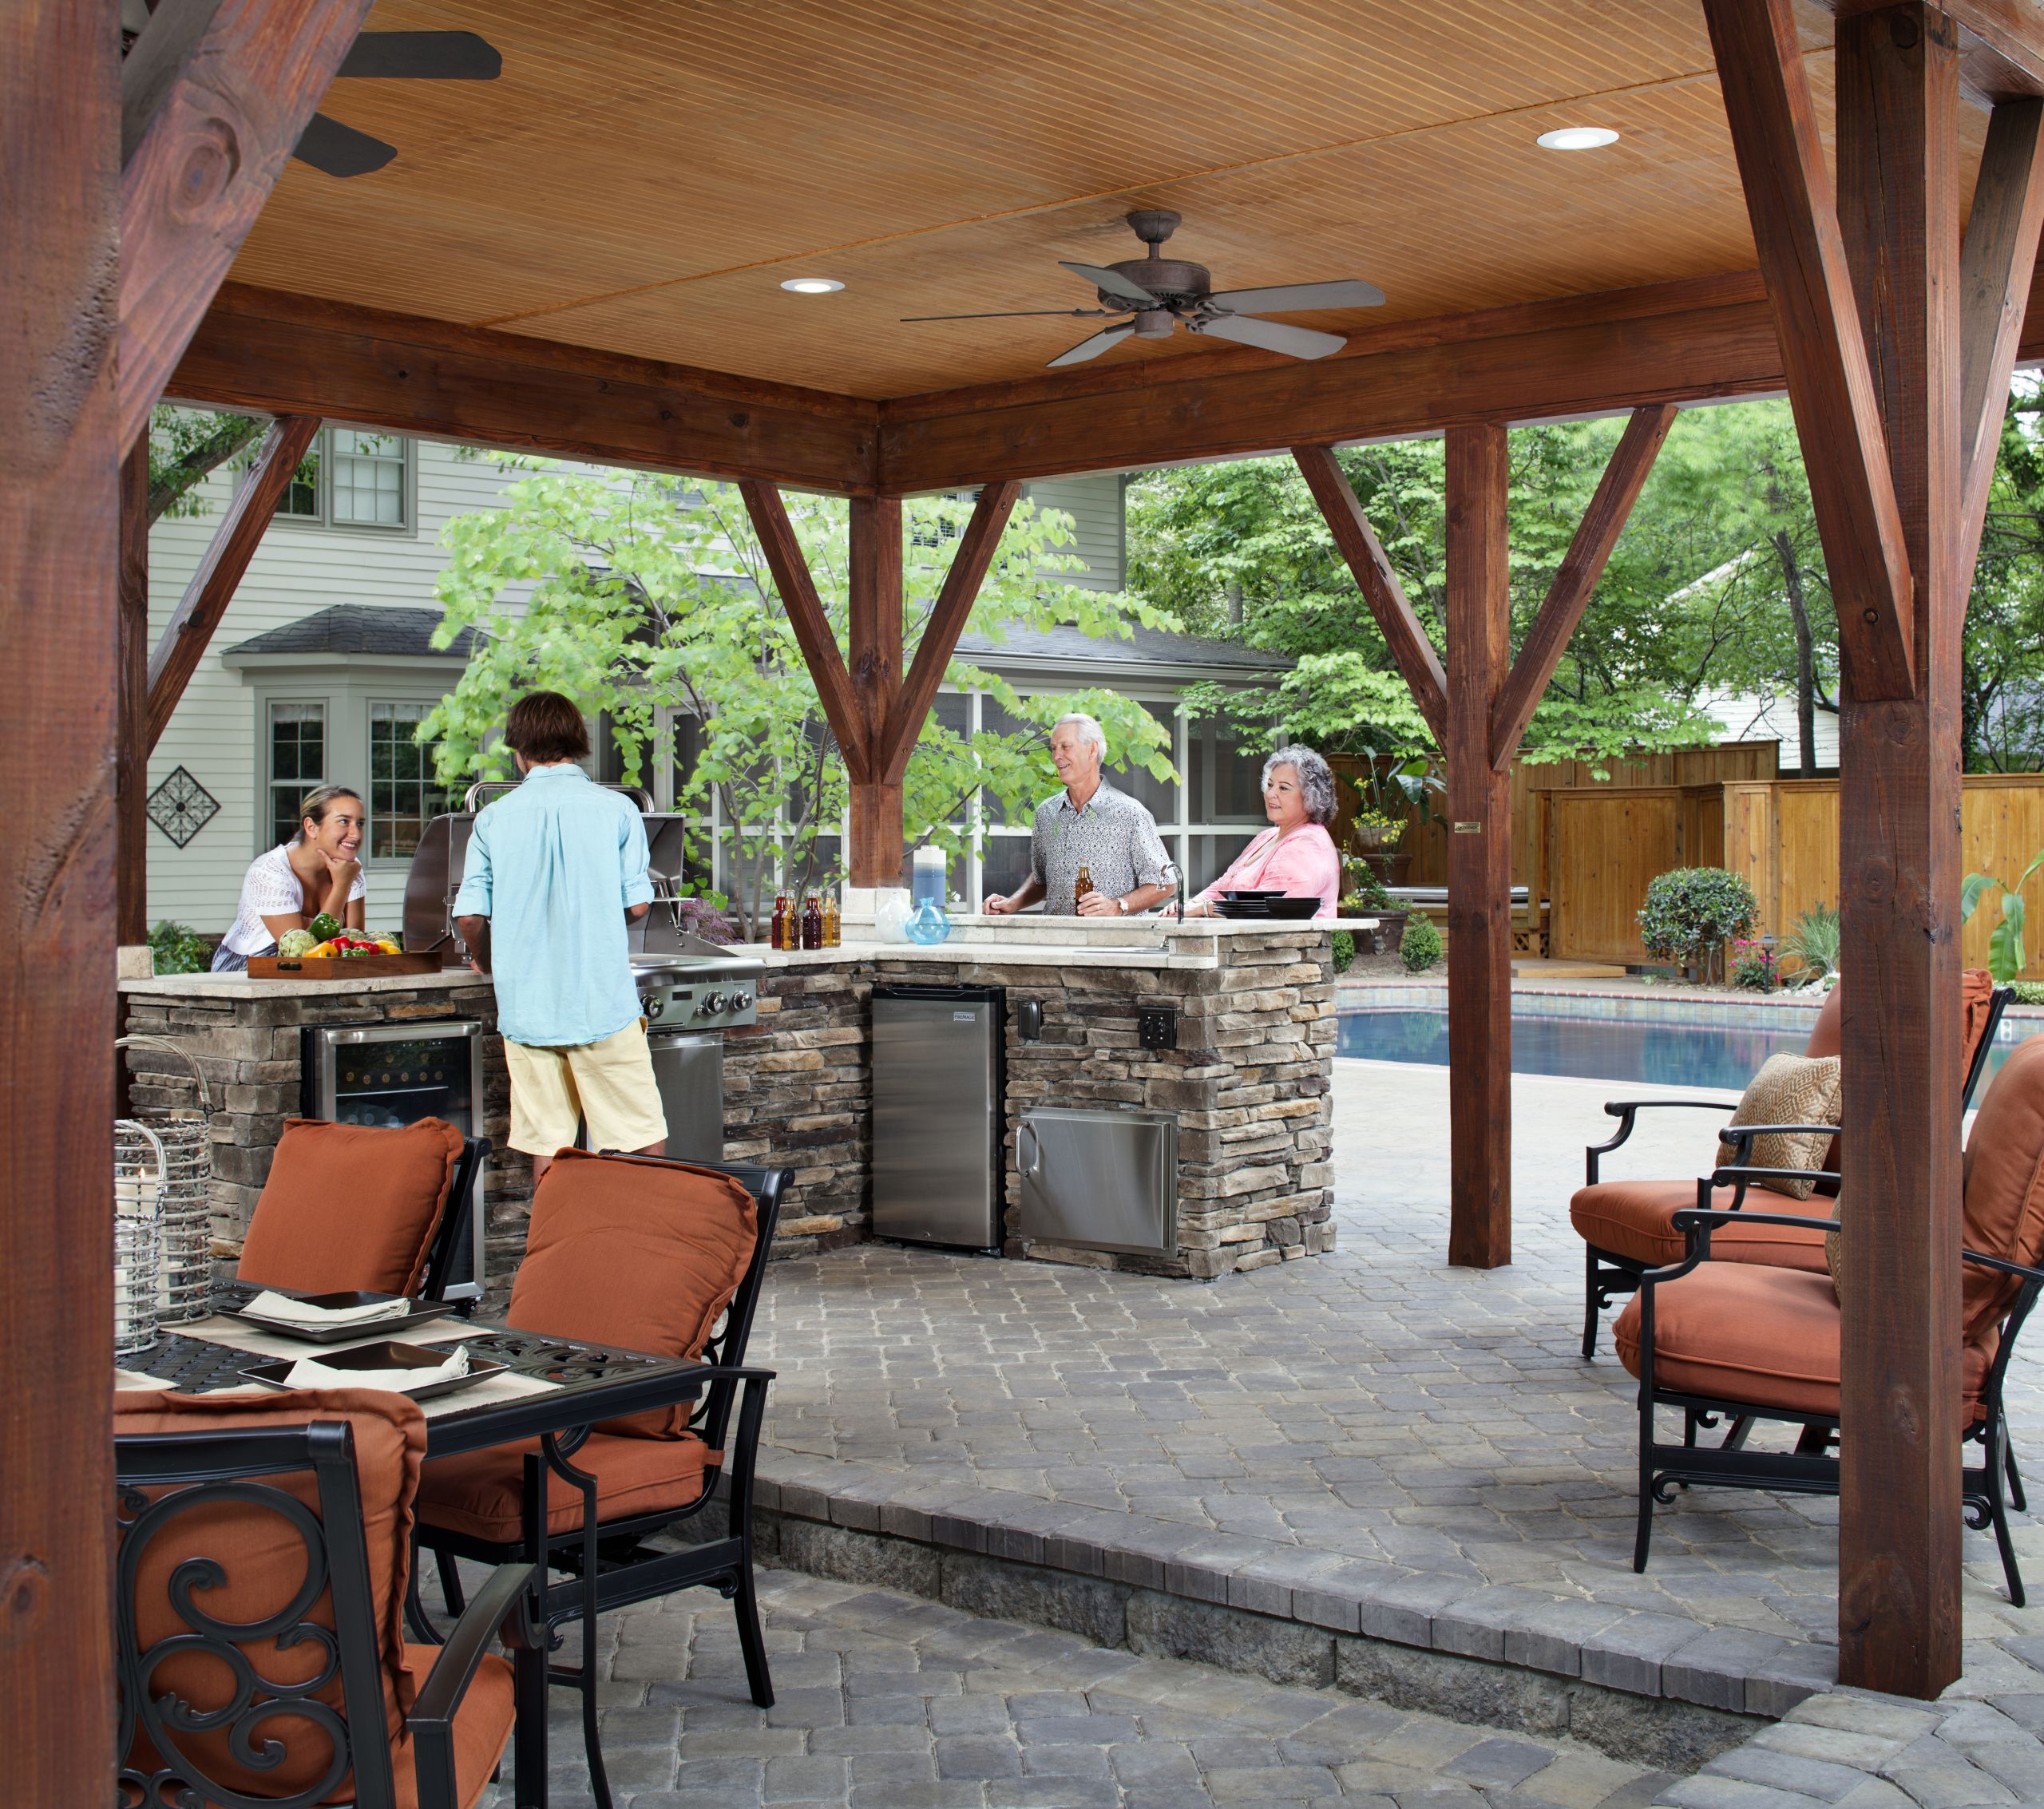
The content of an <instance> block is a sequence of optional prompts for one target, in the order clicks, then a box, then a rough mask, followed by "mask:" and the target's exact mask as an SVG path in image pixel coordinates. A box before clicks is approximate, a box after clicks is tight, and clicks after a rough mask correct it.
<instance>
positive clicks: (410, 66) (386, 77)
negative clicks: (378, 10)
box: [336, 31, 504, 81]
mask: <svg viewBox="0 0 2044 1809" xmlns="http://www.w3.org/2000/svg"><path fill="white" fill-rule="evenodd" d="M336 73H337V76H347V77H366V78H368V79H370V80H374V81H496V79H497V77H499V76H500V75H501V74H502V73H504V58H503V57H501V55H500V54H499V53H498V52H497V46H495V45H493V44H492V43H491V42H489V39H487V38H478V37H477V35H476V34H474V33H473V32H472V31H365V32H364V33H362V35H361V36H360V37H358V38H356V39H355V48H354V49H351V51H349V52H348V53H347V56H346V57H344V58H343V60H342V62H341V66H340V69H339V70H338V71H337V72H336Z"/></svg>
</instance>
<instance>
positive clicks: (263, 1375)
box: [241, 1339, 504, 1401]
mask: <svg viewBox="0 0 2044 1809" xmlns="http://www.w3.org/2000/svg"><path fill="white" fill-rule="evenodd" d="M447 1355H448V1353H447V1352H446V1349H445V1348H438V1347H435V1346H434V1345H431V1344H399V1343H398V1341H397V1340H395V1339H386V1340H384V1341H383V1342H382V1344H364V1345H362V1346H361V1347H360V1348H358V1349H356V1350H352V1351H335V1352H333V1353H332V1354H331V1356H323V1357H321V1358H319V1359H318V1361H319V1362H321V1363H323V1364H326V1365H327V1368H329V1369H337V1370H342V1371H348V1370H359V1371H360V1372H362V1386H363V1387H367V1388H373V1387H376V1386H377V1382H376V1378H377V1376H378V1374H379V1373H381V1374H384V1375H388V1374H389V1373H390V1372H391V1371H392V1370H394V1369H427V1368H431V1367H432V1366H433V1365H434V1364H437V1363H445V1362H446V1360H447ZM295 1361H296V1359H295V1358H291V1357H279V1358H278V1359H276V1360H275V1361H274V1362H271V1363H257V1364H250V1365H249V1366H248V1368H246V1369H244V1370H243V1371H242V1372H241V1373H242V1374H243V1375H244V1376H247V1377H248V1380H250V1381H252V1382H259V1383H262V1384H263V1387H266V1388H281V1389H286V1390H288V1389H289V1388H290V1387H291V1383H288V1382H287V1381H286V1380H284V1378H285V1377H286V1376H288V1375H290V1374H291V1365H292V1364H293V1363H294V1362H295ZM503 1373H504V1365H503V1364H501V1363H492V1362H491V1361H490V1360H489V1358H488V1357H477V1356H471V1357H470V1358H469V1372H468V1374H467V1375H465V1376H449V1377H448V1378H447V1379H446V1381H444V1382H429V1383H426V1386H425V1387H422V1388H399V1389H397V1390H395V1391H394V1392H396V1393H398V1394H401V1395H410V1396H411V1398H412V1399H414V1400H415V1401H430V1400H432V1399H434V1398H435V1397H436V1396H437V1395H451V1394H453V1393H454V1392H455V1391H456V1390H457V1389H460V1388H468V1387H473V1386H474V1385H475V1384H476V1383H478V1382H481V1381H483V1380H485V1379H486V1378H488V1377H489V1376H501V1375H502V1374H503Z"/></svg>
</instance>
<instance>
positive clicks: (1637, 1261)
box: [1568, 968, 2014, 1360]
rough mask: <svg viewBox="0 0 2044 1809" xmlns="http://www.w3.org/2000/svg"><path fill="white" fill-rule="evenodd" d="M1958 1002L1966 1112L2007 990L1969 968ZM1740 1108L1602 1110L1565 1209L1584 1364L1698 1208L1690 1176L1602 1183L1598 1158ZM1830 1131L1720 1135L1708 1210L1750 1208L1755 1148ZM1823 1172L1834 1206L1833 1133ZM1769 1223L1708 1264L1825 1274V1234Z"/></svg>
mask: <svg viewBox="0 0 2044 1809" xmlns="http://www.w3.org/2000/svg"><path fill="white" fill-rule="evenodd" d="M1960 985H1961V988H1962V992H1963V1011H1964V1013H1965V1018H1964V1035H1965V1051H1966V1053H1965V1060H1964V1067H1963V1079H1962V1082H1961V1086H1962V1088H1963V1091H1962V1092H1961V1094H1960V1096H1959V1109H1960V1110H1961V1111H1963V1110H1965V1109H1966V1107H1967V1104H1968V1103H1969V1102H1971V1099H1972V1098H1973V1090H1974V1088H1975V1087H1977V1086H1978V1085H1979V1081H1980V1076H1981V1075H1983V1073H1984V1072H1985V1071H1987V1057H1988V1053H1989V1051H1990V1050H1991V1047H1992V1046H1993V1043H1994V1030H1995V1027H1996V1026H1997V1025H1998V1023H2000V1022H2001V1018H2002V1012H2003V1011H2005V1010H2006V1009H2007V1007H2008V1003H2009V1001H2010V1000H2011V999H2012V998H2014V992H2013V990H2012V989H2010V988H2006V987H2002V988H1997V987H1996V986H1995V985H1994V980H1993V979H1992V977H1991V976H1989V975H1988V974H1987V973H1986V972H1983V971H1982V970H1980V969H1979V968H1968V969H1967V971H1966V972H1964V973H1963V974H1962V975H1961V976H1960ZM1842 1010H1843V1006H1842V1002H1841V1000H1840V989H1839V988H1836V987H1834V988H1832V991H1831V993H1830V996H1828V998H1826V999H1825V1000H1824V1008H1823V1009H1822V1010H1821V1011H1819V1012H1818V1014H1817V1021H1816V1023H1815V1024H1814V1025H1813V1026H1812V1028H1811V1031H1810V1035H1809V1040H1808V1043H1805V1044H1804V1047H1803V1053H1804V1055H1808V1056H1811V1057H1817V1056H1824V1055H1836V1054H1837V1053H1838V1051H1839V1047H1840V1031H1841V1028H1842V1024H1841V1012H1842ZM1737 1106H1738V1101H1737V1100H1736V1099H1612V1100H1608V1101H1606V1103H1605V1106H1604V1110H1606V1112H1607V1113H1609V1114H1610V1115H1611V1116H1612V1117H1613V1118H1616V1119H1617V1120H1618V1134H1617V1135H1616V1136H1614V1138H1611V1140H1610V1142H1608V1143H1592V1144H1590V1146H1588V1148H1586V1150H1584V1151H1583V1186H1581V1187H1579V1188H1578V1189H1577V1190H1576V1191H1575V1197H1573V1198H1571V1200H1570V1201H1569V1203H1568V1216H1569V1221H1570V1223H1571V1224H1572V1225H1574V1226H1575V1229H1576V1233H1577V1235H1578V1236H1579V1237H1581V1238H1582V1239H1583V1356H1584V1358H1585V1359H1586V1360H1587V1359H1588V1358H1589V1357H1590V1356H1592V1355H1593V1354H1594V1352H1595V1351H1596V1348H1597V1316H1598V1313H1599V1312H1601V1311H1602V1309H1603V1308H1606V1307H1607V1306H1609V1305H1610V1303H1611V1300H1612V1298H1613V1296H1616V1295H1619V1294H1629V1293H1630V1292H1632V1291H1633V1289H1634V1288H1637V1287H1638V1285H1639V1278H1640V1277H1641V1275H1642V1273H1645V1272H1646V1270H1648V1269H1658V1268H1662V1267H1665V1266H1666V1265H1668V1264H1670V1263H1676V1262H1680V1261H1682V1257H1683V1254H1684V1251H1685V1245H1684V1243H1683V1240H1682V1233H1681V1232H1680V1231H1678V1230H1677V1229H1675V1223H1674V1219H1675V1214H1676V1213H1679V1212H1685V1211H1693V1210H1694V1209H1696V1208H1697V1206H1698V1205H1700V1204H1702V1203H1703V1202H1701V1201H1699V1199H1698V1197H1697V1179H1696V1177H1695V1176H1693V1175H1690V1176H1686V1177H1685V1178H1681V1179H1678V1180H1672V1181H1606V1180H1603V1179H1602V1178H1601V1174H1600V1165H1601V1163H1602V1158H1604V1157H1606V1156H1607V1155H1609V1154H1610V1153H1611V1152H1612V1151H1613V1150H1615V1149H1617V1148H1618V1146H1620V1145H1621V1144H1622V1143H1623V1142H1625V1141H1626V1138H1629V1137H1630V1136H1631V1135H1632V1134H1633V1127H1634V1123H1635V1122H1636V1121H1637V1119H1638V1114H1640V1113H1642V1112H1644V1111H1659V1110H1682V1111H1713V1112H1721V1113H1724V1114H1727V1115H1728V1116H1729V1114H1731V1113H1732V1112H1733V1110H1736V1109H1737ZM1816 1128H1829V1127H1820V1126H1802V1125H1769V1124H1749V1125H1741V1126H1738V1127H1737V1129H1736V1130H1727V1131H1726V1132H1725V1138H1726V1139H1727V1140H1728V1141H1729V1142H1731V1144H1732V1145H1733V1161H1732V1163H1731V1164H1730V1165H1729V1166H1728V1167H1727V1168H1724V1169H1720V1170H1718V1171H1717V1172H1718V1173H1719V1174H1723V1175H1725V1176H1726V1179H1725V1182H1724V1184H1723V1185H1722V1186H1719V1187H1717V1189H1716V1190H1714V1191H1713V1193H1712V1194H1711V1196H1710V1197H1709V1205H1710V1207H1711V1209H1713V1210H1716V1211H1720V1212H1737V1211H1738V1210H1739V1209H1741V1207H1742V1206H1744V1205H1745V1203H1746V1195H1747V1190H1748V1188H1749V1186H1751V1184H1752V1182H1753V1179H1754V1178H1755V1176H1754V1175H1753V1174H1752V1173H1751V1172H1750V1171H1749V1170H1746V1169H1745V1168H1744V1167H1743V1166H1741V1165H1743V1164H1744V1163H1745V1158H1746V1155H1747V1153H1748V1151H1749V1149H1750V1147H1751V1145H1752V1142H1753V1139H1754V1138H1756V1137H1759V1136H1762V1135H1765V1134H1767V1133H1769V1132H1771V1131H1781V1130H1809V1129H1816ZM1824 1170H1825V1171H1826V1173H1825V1174H1824V1177H1823V1178H1820V1179H1819V1180H1818V1182H1817V1184H1816V1191H1817V1192H1819V1193H1825V1194H1829V1195H1832V1196H1833V1197H1835V1196H1836V1193H1837V1191H1838V1181H1837V1170H1838V1137H1837V1135H1836V1134H1833V1136H1832V1141H1831V1146H1830V1148H1829V1150H1828V1151H1827V1153H1826V1154H1825V1157H1824ZM1774 1216H1775V1215H1773V1214H1770V1213H1752V1214H1749V1215H1748V1216H1746V1217H1745V1218H1743V1219H1741V1220H1740V1221H1738V1222H1737V1224H1736V1225H1733V1226H1732V1227H1731V1228H1729V1229H1725V1230H1722V1231H1721V1232H1719V1233H1718V1234H1717V1237H1715V1238H1713V1241H1712V1249H1711V1253H1712V1255H1713V1257H1716V1258H1717V1260H1719V1261H1729V1262H1749V1263H1761V1264H1764V1265H1768V1266H1769V1267H1773V1268H1781V1269H1804V1270H1808V1272H1810V1273H1812V1274H1823V1273H1826V1272H1825V1269H1824V1235H1823V1233H1821V1232H1812V1231H1809V1230H1807V1229H1804V1228H1803V1226H1802V1225H1800V1224H1797V1223H1792V1224H1788V1225H1779V1224H1776V1223H1775V1222H1773V1218H1774Z"/></svg>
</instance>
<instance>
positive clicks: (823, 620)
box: [739, 478, 868, 784]
mask: <svg viewBox="0 0 2044 1809" xmlns="http://www.w3.org/2000/svg"><path fill="white" fill-rule="evenodd" d="M739 493H740V494H741V495H742V496H743V497H744V498H745V507H746V513H747V514H749V515H750V516H751V517H752V531H753V532H755V534H757V535H758V536H759V546H760V550H761V551H762V552H764V553H765V554H766V556H767V568H768V569H769V570H770V571H771V572H773V574H774V588H776V589H777V590H778V591H779V592H780V593H781V607H782V608H783V609H785V610H786V612H788V625H789V627H791V628H793V629H794V633H795V640H796V643H797V644H798V646H800V647H801V648H802V659H803V662H804V663H806V665H807V666H808V667H809V675H810V678H812V679H814V680H815V681H816V695H817V698H818V701H819V702H820V703H822V707H823V719H824V720H825V721H826V722H828V723H829V724H830V732H831V734H834V735H835V736H836V737H837V738H838V752H839V753H840V754H842V755H843V756H844V759H845V769H846V771H847V772H849V773H850V774H851V776H852V781H853V782H854V784H858V783H859V782H862V781H863V780H864V779H865V778H866V772H867V753H868V747H867V742H866V714H865V709H864V706H863V705H862V703H861V701H860V699H859V697H858V693H857V692H856V691H854V689H853V687H852V680H851V675H850V673H849V672H847V671H846V670H845V656H844V655H843V654H842V652H840V651H838V636H837V634H836V632H835V631H834V630H833V629H832V627H831V626H830V617H829V616H826V614H825V613H824V612H823V601H822V598H820V597H819V596H817V594H816V584H815V582H814V580H812V579H811V578H810V575H809V561H808V560H806V559H805V558H804V557H803V556H802V543H801V541H799V540H797V539H796V538H795V529H794V523H793V522H792V521H790V520H789V519H788V510H787V505H786V504H785V503H783V502H782V501H781V493H780V492H779V491H778V490H777V489H774V486H773V485H771V484H767V483H763V482H760V481H758V480H756V479H752V478H747V479H745V480H744V481H742V482H740V484H739Z"/></svg>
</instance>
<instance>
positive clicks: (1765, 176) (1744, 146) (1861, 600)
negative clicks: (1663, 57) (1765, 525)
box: [1704, 0, 1915, 698]
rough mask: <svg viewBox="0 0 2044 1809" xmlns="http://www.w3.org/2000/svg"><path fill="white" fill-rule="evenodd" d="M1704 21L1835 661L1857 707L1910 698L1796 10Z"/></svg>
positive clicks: (1884, 496) (1733, 0)
mask: <svg viewBox="0 0 2044 1809" xmlns="http://www.w3.org/2000/svg"><path fill="white" fill-rule="evenodd" d="M1704 16H1705V19H1706V20H1707V21H1708V22H1709V27H1710V42H1711V47H1712V49H1713V51H1714V52H1715V53H1716V56H1717V73H1718V79H1719V83H1720V85H1721V87H1722V89H1723V90H1724V95H1725V117H1726V119H1727V120H1728V121H1729V122H1730V125H1731V128H1732V148H1733V151H1734V152H1736V153H1737V158H1738V164H1739V176H1740V180H1741V182H1742V184H1744V185H1745V192H1746V211H1747V212H1748V214H1749V216H1751V218H1752V221H1753V240H1754V243H1755V244H1756V245H1757V247H1759V251H1760V265H1761V274H1762V275H1764V276H1765V278H1766V279H1767V293H1768V302H1769V306H1770V307H1771V308H1772V309H1773V314H1774V322H1775V327H1776V330H1777V333H1778V334H1779V335H1780V338H1781V352H1782V358H1783V360H1784V363H1785V373H1784V374H1785V378H1786V379H1787V383H1788V389H1789V406H1791V408H1792V410H1794V412H1795V416H1796V431H1797V433H1799V434H1800V437H1801V439H1802V443H1803V462H1804V468H1805V469H1806V470H1807V471H1808V475H1809V481H1810V502H1811V507H1812V512H1813V513H1814V514H1815V515H1816V523H1817V532H1818V533H1819V536H1820V537H1821V539H1822V540H1823V542H1824V562H1825V565H1826V568H1827V569H1828V572H1829V573H1830V576H1831V585H1832V595H1833V596H1834V598H1835V599H1836V601H1837V604H1838V623H1839V627H1838V634H1839V647H1840V655H1841V658H1842V660H1843V663H1844V666H1845V667H1846V669H1847V671H1849V672H1850V673H1851V675H1852V683H1853V686H1854V687H1855V689H1856V692H1857V694H1858V695H1860V696H1861V697H1863V698H1877V697H1907V696H1909V695H1911V692H1912V690H1913V688H1914V686H1915V676H1914V674H1913V671H1912V668H1911V627H1910V618H1911V613H1912V612H1913V609H1914V604H1913V603H1912V601H1911V588H1910V587H1911V578H1910V572H1909V561H1908V556H1907V549H1906V548H1905V547H1904V545H1903V535H1902V518H1901V517H1900V515H1899V513H1898V512H1897V509H1896V506H1895V481H1894V479H1893V477H1891V475H1890V473H1889V470H1888V456H1887V450H1886V445H1885V441H1884V437H1883V435H1882V430H1881V418H1880V408H1879V406H1878V405H1877V403H1876V400H1875V394H1874V378H1873V374H1872V370H1871V369H1870V367H1869V365H1868V348H1867V344H1866V340H1865V338H1864V334H1863V333H1862V331H1861V328H1860V317H1859V311H1858V308H1857V305H1856V302H1855V300H1854V298H1853V294H1852V277H1851V275H1850V273H1849V271H1848V268H1847V266H1846V260H1845V247H1844V241H1843V240H1842V239H1841V238H1840V232H1839V224H1838V213H1837V209H1836V207H1835V206H1834V205H1833V204H1832V198H1831V184H1830V180H1829V178H1828V174H1827V172H1826V171H1825V168H1824V147H1823V145H1822V144H1821V143H1820V141H1819V140H1818V137H1817V124H1816V111H1815V109H1814V108H1813V106H1812V103H1811V100H1810V85H1809V78H1808V76H1807V74H1806V73H1804V69H1803V53H1802V46H1801V44H1800V41H1799V39H1798V38H1797V36H1796V18H1795V10H1794V0H1704ZM1840 30H1844V26H1843V25H1842V24H1841V26H1840Z"/></svg>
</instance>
